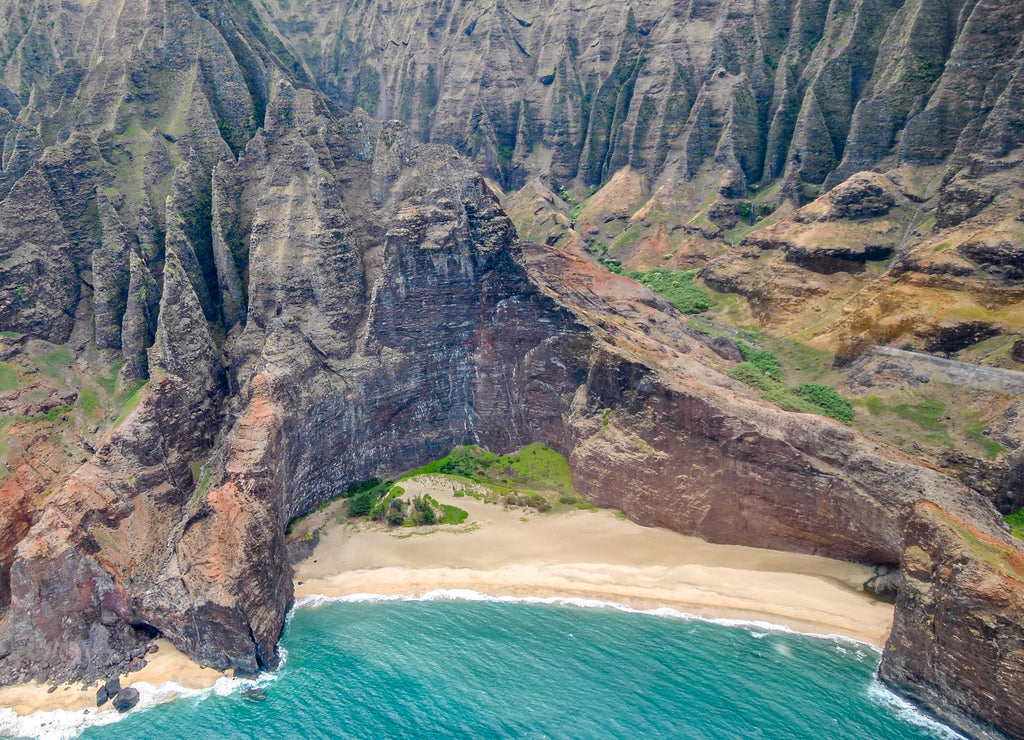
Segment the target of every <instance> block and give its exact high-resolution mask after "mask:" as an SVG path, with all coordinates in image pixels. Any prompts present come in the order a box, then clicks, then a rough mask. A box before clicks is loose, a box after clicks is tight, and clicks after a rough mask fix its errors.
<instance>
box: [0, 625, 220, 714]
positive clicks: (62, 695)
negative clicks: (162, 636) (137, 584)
mask: <svg viewBox="0 0 1024 740" xmlns="http://www.w3.org/2000/svg"><path fill="white" fill-rule="evenodd" d="M156 645H157V652H156V653H154V654H151V655H149V656H147V660H146V665H145V667H143V668H142V669H141V670H138V671H135V672H133V673H123V674H121V677H120V678H121V685H122V686H132V685H135V684H138V683H147V684H151V685H153V686H160V685H161V684H163V683H166V682H168V681H170V682H173V683H176V684H178V685H179V686H181V687H182V688H185V689H197V690H198V689H208V688H211V687H212V686H213V685H214V684H215V683H216V682H217V679H219V678H221V677H223V676H225V675H227V674H225V673H222V672H220V671H216V670H214V669H213V668H204V667H203V666H201V665H199V664H198V663H196V662H195V661H193V660H192V659H190V658H189V657H188V656H187V655H185V654H184V653H183V652H181V651H180V650H178V649H177V648H176V647H174V645H172V644H171V643H170V642H168V641H167V640H157V641H156ZM98 689H99V684H96V683H94V684H92V685H89V686H86V685H83V684H81V683H75V684H65V685H58V686H56V687H55V686H53V685H52V684H41V683H27V684H20V685H18V686H7V687H5V688H0V707H6V708H9V709H11V710H13V711H14V713H15V714H17V715H20V716H25V715H28V714H32V713H34V712H52V711H54V710H58V709H59V710H64V711H68V712H81V711H83V710H86V709H88V710H89V711H90V712H112V711H114V709H113V707H112V706H111V704H110V703H109V702H108V703H106V704H105V705H103V706H102V707H97V706H96V692H97V690H98Z"/></svg>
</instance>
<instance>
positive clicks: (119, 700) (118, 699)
mask: <svg viewBox="0 0 1024 740" xmlns="http://www.w3.org/2000/svg"><path fill="white" fill-rule="evenodd" d="M111 701H112V703H113V705H114V709H116V710H117V711H119V712H121V713H122V714H124V713H125V712H127V711H128V710H130V709H132V708H134V707H135V705H136V704H138V703H139V691H138V689H133V688H132V687H131V686H129V687H128V688H124V689H121V690H120V691H118V692H117V695H116V696H115V697H114V698H113V699H112V700H111Z"/></svg>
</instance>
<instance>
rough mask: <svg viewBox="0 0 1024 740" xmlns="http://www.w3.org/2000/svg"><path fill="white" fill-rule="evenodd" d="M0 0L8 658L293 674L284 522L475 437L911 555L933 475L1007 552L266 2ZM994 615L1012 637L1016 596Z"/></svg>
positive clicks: (885, 553) (961, 699)
mask: <svg viewBox="0 0 1024 740" xmlns="http://www.w3.org/2000/svg"><path fill="white" fill-rule="evenodd" d="M0 10H2V12H3V14H4V17H5V18H8V19H11V26H10V27H11V28H12V29H16V32H15V33H14V34H13V35H10V36H9V37H8V38H6V39H5V41H4V43H5V44H7V47H6V50H7V51H6V52H5V55H6V62H5V66H4V78H3V79H4V86H5V90H6V92H5V93H4V98H3V99H4V101H5V106H9V107H7V109H8V111H9V112H10V111H11V107H14V108H17V112H16V113H15V114H13V115H12V117H11V121H9V122H8V123H9V131H8V134H7V139H6V142H5V156H4V174H5V177H6V178H7V180H5V183H6V184H5V191H4V198H3V201H0V214H3V218H2V219H0V225H2V227H3V236H2V241H0V247H2V250H0V259H2V260H3V261H2V263H0V269H3V270H5V271H6V272H4V273H3V282H2V292H3V299H4V301H6V303H5V304H4V305H5V308H4V310H3V311H0V329H2V330H3V331H4V332H6V334H5V335H4V336H3V338H2V341H3V344H4V357H5V358H6V361H7V362H8V363H9V364H10V365H11V367H13V368H14V369H13V371H12V372H13V379H12V377H9V376H10V372H8V370H9V368H8V369H7V370H5V372H6V373H7V375H4V376H2V377H0V381H3V382H4V383H6V384H10V383H11V382H13V383H14V385H15V386H16V387H15V388H14V389H11V390H9V391H6V395H5V396H4V402H5V404H9V407H11V408H16V409H18V411H17V413H18V414H19V415H20V416H23V417H24V418H23V419H19V421H18V423H17V424H16V425H15V426H12V427H10V429H11V430H13V431H14V432H15V437H16V438H17V445H11V444H9V450H8V451H10V450H14V452H15V456H14V457H13V458H12V459H13V460H14V461H15V462H16V464H15V465H13V466H12V467H13V470H12V471H11V472H10V473H9V474H8V476H7V477H6V478H5V480H4V489H3V492H4V495H5V500H11V501H13V502H16V504H17V505H11V506H5V507H4V508H3V509H0V519H2V524H3V528H2V531H3V535H4V536H3V538H2V539H0V544H2V546H3V549H2V550H0V554H2V555H3V558H2V559H0V562H2V564H3V568H2V569H0V574H2V575H3V577H4V579H8V580H9V583H10V589H9V596H7V595H6V593H5V592H4V591H0V595H3V596H4V597H5V598H4V599H3V607H4V609H5V619H4V622H3V630H4V631H3V635H2V636H0V677H2V678H3V680H5V681H16V680H25V679H29V678H36V677H42V676H45V677H49V678H60V679H67V678H80V677H84V678H95V677H100V676H106V675H108V674H110V673H111V672H113V671H115V670H118V669H120V668H123V667H124V666H126V665H130V664H131V663H132V662H133V661H135V662H136V664H137V661H138V660H141V659H143V657H142V656H143V654H144V650H145V646H146V643H147V642H148V641H149V640H150V639H152V638H153V637H154V636H155V635H157V634H162V635H164V636H166V637H168V638H169V639H171V640H172V641H173V642H174V643H175V644H176V645H178V646H179V647H181V648H182V649H184V650H185V651H186V652H188V653H189V654H190V655H192V656H193V657H195V658H196V659H198V660H200V661H201V662H204V663H206V664H209V665H214V666H217V667H222V668H234V669H236V670H238V671H239V672H242V673H251V672H253V671H256V670H258V669H259V668H261V667H273V666H275V665H276V662H277V656H276V643H277V640H278V637H279V635H280V630H281V627H282V625H283V620H284V617H285V613H286V610H287V608H288V605H289V603H290V601H291V595H292V594H291V579H290V566H289V565H288V562H287V555H286V552H285V548H284V535H283V533H284V528H285V526H286V524H287V522H288V521H289V520H290V519H291V518H293V517H294V516H296V515H298V514H301V513H303V512H305V511H308V510H310V509H311V508H313V507H315V506H317V505H318V504H319V503H321V502H323V501H325V500H327V499H328V498H330V497H332V496H334V495H336V494H337V492H338V491H339V490H343V489H344V487H345V486H346V485H348V484H349V483H351V482H354V481H359V480H363V479H365V478H368V477H370V476H371V475H380V476H384V475H387V474H390V473H395V472H400V471H402V470H404V469H407V468H411V467H415V466H417V465H420V464H422V463H424V462H426V461H428V460H430V459H434V458H437V457H440V456H441V455H443V454H445V453H446V452H448V451H449V450H450V449H451V448H452V447H454V446H457V445H462V444H469V443H475V444H481V445H483V446H486V447H488V448H490V449H493V450H495V451H508V450H511V449H514V448H516V447H519V446H522V445H523V444H526V443H529V442H537V441H539V442H544V443H546V444H548V445H550V446H552V447H555V448H556V449H558V450H560V451H561V452H563V453H564V454H566V456H567V457H568V459H569V461H570V465H571V466H572V470H573V474H574V479H575V482H576V484H577V485H578V487H579V488H580V490H581V491H583V492H585V493H586V494H587V496H588V497H589V498H591V499H592V500H594V501H597V502H599V503H603V504H608V505H615V506H618V507H620V508H622V509H623V510H624V511H626V512H627V513H629V514H630V515H631V516H633V517H634V518H636V519H637V520H639V521H641V522H645V523H650V524H661V525H666V526H671V527H673V528H676V529H679V530H681V531H686V532H691V533H695V534H700V535H702V536H704V537H706V538H709V539H713V540H717V541H722V542H741V543H744V544H756V545H762V546H767V547H776V548H784V549H793V550H799V551H804V552H813V553H818V554H822V555H831V556H835V557H845V558H849V559H856V560H862V561H865V562H871V563H880V564H881V563H886V564H894V563H896V562H898V561H899V560H900V559H901V557H902V558H903V559H904V560H906V558H907V556H906V554H905V553H904V536H905V535H904V532H905V526H906V523H907V522H908V521H910V517H911V516H912V515H913V511H914V508H915V506H916V505H917V504H918V503H919V501H920V500H922V499H926V500H928V501H930V502H932V504H933V505H935V506H937V507H938V509H940V510H942V511H944V512H945V515H946V516H947V517H953V518H954V519H955V520H956V521H958V522H964V523H966V524H968V525H969V527H970V528H971V529H970V530H969V531H980V532H983V533H984V534H985V537H987V538H989V541H990V542H991V543H995V544H993V545H992V546H993V547H995V548H996V549H997V550H998V551H999V552H1001V553H1005V554H1006V555H1007V558H1010V560H1009V561H1008V562H1011V561H1012V562H1011V564H1012V563H1015V562H1016V560H1013V558H1015V557H1016V558H1019V557H1020V548H1019V546H1018V545H1017V544H1015V543H1014V541H1013V540H1012V539H1010V538H1009V537H1008V536H1007V535H1006V534H1005V533H1004V532H1003V531H1002V528H1001V521H1000V519H999V517H998V516H997V514H996V513H995V511H994V510H993V509H992V508H991V506H990V505H989V504H988V503H987V502H986V501H985V500H984V499H982V498H981V497H979V496H977V495H975V494H974V493H973V492H972V491H970V490H969V489H967V488H966V487H964V486H963V485H961V484H960V483H958V482H957V481H955V480H954V479H952V478H950V477H948V476H946V475H944V474H942V473H941V472H939V471H936V470H934V469H932V468H929V467H928V466H925V465H922V464H920V463H919V462H917V461H915V460H914V459H913V458H911V457H909V456H907V455H904V454H902V453H900V452H898V451H896V450H894V449H892V448H889V447H887V446H885V445H882V444H878V443H876V442H873V441H871V440H868V439H866V438H865V437H863V436H861V435H858V434H856V433H855V432H852V431H851V430H850V429H848V428H847V427H845V426H843V425H841V424H838V423H836V422H832V421H829V420H826V419H823V418H820V417H816V416H811V415H806V414H793V413H789V412H784V411H781V410H779V409H778V408H775V407H773V406H771V405H770V404H767V403H764V402H762V401H759V400H757V399H756V398H754V397H753V396H752V395H751V394H750V392H749V391H748V390H747V389H745V387H743V386H741V385H740V384H738V383H736V382H735V381H732V380H730V379H728V378H727V377H726V376H725V375H723V374H722V372H721V371H722V370H724V369H727V368H728V367H729V366H730V364H731V363H732V362H733V361H734V360H730V359H727V358H728V357H729V356H731V355H730V353H728V352H726V353H725V355H724V356H723V355H722V354H719V353H721V352H722V351H723V350H722V348H721V347H720V346H717V347H716V345H715V344H714V343H711V342H709V341H708V339H707V337H704V336H702V335H700V334H699V333H697V332H695V331H693V330H691V329H689V328H688V327H687V326H686V325H685V324H684V323H683V322H681V321H680V317H679V315H678V314H677V313H676V312H675V311H674V310H673V309H672V308H671V307H670V306H669V305H668V304H667V303H666V302H665V301H664V300H662V299H661V298H659V297H658V296H656V295H655V294H653V293H651V292H650V291H649V290H647V289H646V288H644V287H643V286H640V285H638V284H636V283H634V282H632V281H630V280H629V279H627V278H625V277H622V276H616V275H612V274H610V273H608V272H607V271H604V270H602V269H599V268H597V267H595V266H594V265H592V264H591V263H590V262H589V261H588V260H587V259H586V258H585V256H584V254H583V253H582V252H580V251H576V250H575V249H573V248H572V247H571V246H570V247H568V248H566V249H565V250H558V249H550V248H546V247H541V246H536V245H529V244H523V243H521V242H520V241H519V239H518V237H517V235H516V232H515V229H514V228H513V226H512V223H511V221H510V220H509V218H508V217H507V216H506V215H505V214H504V212H503V211H502V210H501V208H500V205H499V201H498V199H497V197H496V196H495V195H494V193H493V192H492V191H491V190H490V188H489V187H488V185H487V184H486V182H485V181H484V179H483V178H482V177H480V176H479V175H478V174H476V173H475V172H473V171H472V170H471V169H470V168H469V166H468V165H467V164H466V163H465V162H464V161H463V160H462V159H460V157H459V156H458V154H457V153H456V152H455V151H454V150H452V149H450V148H448V147H444V146H421V145H419V144H416V143H415V137H414V136H413V135H412V134H411V133H410V132H409V130H408V129H407V128H406V127H405V126H403V125H401V124H394V123H384V124H381V123H378V122H375V121H374V120H372V119H371V118H370V117H368V116H366V115H365V114H358V113H357V114H354V115H349V114H345V113H343V112H341V111H340V110H339V109H337V108H336V107H335V106H334V105H333V104H332V103H330V102H329V101H328V99H327V98H326V97H325V96H323V95H322V94H321V93H320V92H319V91H317V90H315V89H313V88H312V86H311V85H310V84H309V81H308V80H307V79H306V78H305V76H304V75H303V74H302V73H301V71H300V72H296V71H295V70H294V69H293V67H294V64H293V62H292V61H291V58H290V57H289V56H288V54H287V52H286V51H285V50H284V48H283V47H282V46H281V45H280V44H279V42H277V41H275V40H274V37H273V36H272V35H271V34H270V33H269V32H268V31H267V30H266V29H265V28H264V27H262V26H261V25H260V21H259V18H258V17H257V16H256V15H255V14H254V13H253V12H252V9H251V7H250V6H249V5H248V4H247V3H245V2H242V1H241V0H238V1H229V0H223V1H221V2H212V1H211V2H198V1H197V2H194V3H193V2H186V1H185V0H152V1H151V2H147V3H139V4H126V3H124V4H123V3H117V2H106V1H105V0H100V1H98V2H95V3H91V4H83V5H79V6H70V5H68V4H64V3H56V2H53V3H48V2H44V3H38V2H33V3H27V2H15V1H14V0H11V1H10V2H6V3H4V4H3V5H2V6H0ZM521 27H525V26H521ZM481 28H482V27H481ZM474 33H475V31H474ZM652 33H653V31H652ZM19 34H20V36H19ZM638 34H639V31H638ZM464 35H465V34H464ZM469 35H472V34H469ZM37 69H48V70H49V73H48V74H47V75H45V76H39V75H37V74H36V72H35V71H34V70H37ZM64 72H66V73H67V74H62V73H64ZM8 144H9V146H8ZM8 154H9V156H8ZM8 164H9V166H8ZM716 349H717V351H716ZM117 375H120V379H119V381H115V376H117ZM101 381H102V382H101ZM117 382H119V383H120V386H118V385H117V384H116V383H117ZM27 383H35V384H37V385H35V386H34V387H33V388H32V389H31V392H29V389H28V388H27V387H25V384H27ZM87 392H89V393H93V396H94V398H93V399H92V400H91V401H90V400H88V397H87V396H86V395H85V394H86V393H87ZM32 404H36V406H32ZM108 406H109V407H110V408H108ZM97 408H99V409H100V411H97ZM90 409H91V410H90ZM51 415H52V417H53V418H50V417H51ZM40 435H42V436H40ZM46 435H50V436H46ZM55 450H60V453H55ZM61 453H64V454H61ZM638 479H641V480H643V481H644V485H643V487H638V486H637V485H636V482H637V480H638ZM915 552H916V551H915ZM908 562H909V561H908ZM915 562H916V561H915ZM997 566H998V567H997ZM971 568H972V569H973V570H974V572H977V573H978V574H980V575H982V576H985V575H986V574H988V573H989V572H990V570H992V571H994V572H996V573H997V574H1001V573H1002V570H1001V569H1000V568H1001V566H999V564H998V563H993V562H991V560H986V559H979V560H976V561H973V562H972V564H971ZM914 577H915V579H917V580H916V581H915V582H913V583H911V584H910V585H912V586H913V587H914V588H921V587H920V586H919V583H923V584H925V586H929V587H931V588H932V589H933V595H934V594H939V593H947V589H946V585H945V583H944V582H943V579H942V576H941V573H938V574H937V575H933V576H929V575H927V574H924V575H922V573H919V572H918V570H915V576H914ZM929 578H930V579H931V580H929ZM908 583H909V582H908ZM909 587H910V586H906V588H909ZM978 593H979V592H978V590H977V589H974V590H972V587H971V584H970V583H968V584H967V587H964V586H961V585H958V587H957V589H955V590H949V591H948V600H947V601H944V602H942V603H944V604H948V603H950V602H952V603H956V604H960V603H971V604H977V603H980V604H982V605H984V604H985V603H986V602H985V599H984V598H980V600H974V599H975V597H977V596H978ZM906 594H911V595H912V592H909V591H907V592H905V595H906ZM908 603H909V602H908ZM936 603H938V602H936V601H933V600H924V601H920V602H918V601H915V602H913V603H912V604H911V606H910V607H907V608H913V609H920V610H921V613H923V614H925V615H930V614H933V613H935V612H936V610H937V609H938V608H939V607H937V606H934V605H935V604H936ZM985 608H987V607H985ZM993 608H995V607H993ZM951 629H952V630H954V631H955V630H956V629H957V627H956V626H955V624H953V625H952V626H951ZM996 629H997V631H998V635H999V640H998V641H997V644H998V645H1000V646H1001V645H1012V644H1014V641H1015V640H1017V641H1018V642H1019V635H1020V633H1021V629H1022V626H1021V622H1020V619H1019V615H1017V616H1015V617H1013V618H1009V619H1005V620H1002V621H1000V622H998V624H997V625H996ZM900 634H901V635H905V634H906V633H903V632H901V633H900ZM958 634H959V633H958ZM959 637H960V638H962V640H963V641H964V643H965V644H968V645H970V644H974V643H973V641H975V640H977V639H978V636H977V635H975V634H974V633H973V632H970V631H966V632H964V633H962V634H959ZM920 639H921V640H923V641H924V643H923V644H927V645H931V644H932V643H931V642H929V640H931V639H932V638H929V637H928V634H927V633H924V634H922V635H920ZM905 644H910V641H906V642H903V643H900V642H895V641H894V642H893V643H892V644H891V646H890V648H889V649H888V650H887V653H886V661H887V665H890V666H892V667H893V671H892V672H891V673H890V674H889V675H891V676H893V681H894V683H896V684H897V685H899V686H901V687H902V688H904V690H907V689H911V690H912V689H914V688H915V687H916V688H918V689H921V691H920V692H919V693H920V695H921V696H922V697H924V698H925V700H926V701H929V702H935V701H937V699H936V698H935V697H936V696H939V695H940V694H941V693H942V692H947V693H948V692H953V693H955V694H956V696H957V701H956V702H955V703H954V706H955V707H957V708H958V711H963V712H967V713H972V714H974V715H976V716H977V717H978V718H980V720H981V721H984V722H990V723H997V724H999V725H1000V726H1003V727H1004V728H1006V729H1008V730H1009V731H1011V732H1016V731H1017V730H1016V729H1015V728H1014V726H1013V725H1012V723H1010V722H1009V721H1008V720H1006V713H1005V710H1004V706H1005V701H1006V700H1005V698H1004V697H1003V696H1000V697H995V698H993V697H992V696H990V695H987V694H986V693H985V692H984V691H983V690H982V689H981V688H980V687H979V686H978V685H977V684H976V683H974V682H972V681H971V680H967V679H968V678H969V677H967V678H965V679H964V680H961V674H962V672H963V665H962V662H961V660H960V657H959V654H955V653H947V651H944V650H936V651H934V652H933V653H930V654H929V655H930V658H929V660H930V661H931V663H930V664H931V665H933V666H937V667H938V669H939V670H940V672H941V673H942V677H943V678H942V681H943V683H941V684H939V683H937V682H936V680H935V679H934V678H933V676H932V674H929V673H928V672H927V671H924V670H922V671H913V672H906V673H905V674H898V673H897V672H896V670H895V669H896V667H898V666H900V665H905V664H906V663H907V661H909V660H910V659H912V658H913V657H914V654H913V653H911V652H908V650H907V649H906V648H905V647H904V645H905ZM978 655H980V656H981V657H980V660H982V661H983V662H984V665H985V666H986V669H987V670H990V671H992V672H998V671H1003V672H1004V673H1006V671H1007V670H1008V669H1007V666H1011V667H1012V665H1013V663H1012V661H1013V660H1015V658H1014V656H1013V655H1010V654H1008V653H1007V652H1006V651H1005V650H1004V649H1002V648H998V649H995V650H992V651H988V652H979V653H978ZM899 675H909V676H911V678H909V679H902V678H899ZM1006 675H1010V676H1011V679H1012V676H1013V675H1016V674H1013V673H1012V671H1011V672H1010V673H1007V674H1006ZM1010 685H1011V686H1012V681H1011V684H1010ZM931 689H935V690H934V691H932V690H931ZM1010 693H1011V694H1012V692H1010Z"/></svg>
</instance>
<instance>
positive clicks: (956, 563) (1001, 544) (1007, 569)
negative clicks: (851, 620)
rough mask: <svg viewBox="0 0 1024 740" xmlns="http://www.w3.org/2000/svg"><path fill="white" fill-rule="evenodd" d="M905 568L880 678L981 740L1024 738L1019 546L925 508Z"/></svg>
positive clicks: (911, 535)
mask: <svg viewBox="0 0 1024 740" xmlns="http://www.w3.org/2000/svg"><path fill="white" fill-rule="evenodd" d="M982 563H984V565H982ZM902 570H903V585H902V587H901V588H900V590H899V597H898V599H897V601H896V621H895V624H894V625H893V632H892V635H891V636H890V638H889V641H888V642H887V643H886V646H885V653H884V655H883V658H882V666H881V675H882V678H883V679H885V681H886V682H887V683H889V684H890V685H893V686H895V687H896V688H898V689H899V690H900V691H901V692H903V693H905V694H907V695H909V696H911V697H914V698H915V699H916V700H918V701H920V702H922V703H924V704H926V705H927V706H928V707H929V708H930V709H931V711H933V712H935V713H936V714H937V715H939V716H940V717H942V718H943V719H944V720H947V721H950V722H952V723H954V724H956V725H958V726H961V727H964V728H965V729H966V730H967V731H968V732H969V733H970V734H971V735H973V736H975V737H984V738H997V739H998V738H1001V737H1003V735H1002V734H1000V732H999V731H1000V730H1001V731H1002V732H1004V733H1006V734H1008V735H1010V736H1011V737H1021V736H1024V718H1022V715H1021V712H1020V706H1019V698H1018V697H1019V696H1020V689H1021V686H1024V649H1022V645H1021V640H1020V629H1021V623H1022V621H1024V616H1022V615H1024V557H1022V553H1021V551H1020V548H1019V547H1016V546H1015V545H1014V544H1013V543H1012V542H1009V541H1007V539H1006V538H1005V537H998V536H993V535H992V534H991V533H988V532H984V531H980V530H978V529H975V528H974V527H973V526H972V525H970V524H968V523H965V522H963V521H958V520H957V519H956V518H954V517H951V516H949V515H948V514H946V513H944V512H943V511H940V510H939V509H937V508H936V507H934V506H931V505H929V504H920V505H918V506H917V507H916V508H915V511H914V514H913V516H912V517H911V518H910V521H909V523H908V526H907V529H906V547H905V549H904V551H903V561H902Z"/></svg>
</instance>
